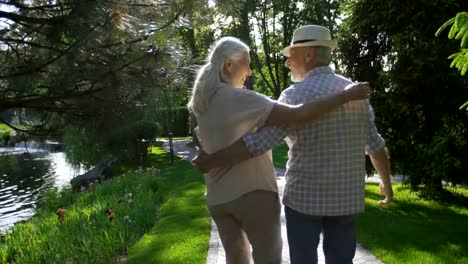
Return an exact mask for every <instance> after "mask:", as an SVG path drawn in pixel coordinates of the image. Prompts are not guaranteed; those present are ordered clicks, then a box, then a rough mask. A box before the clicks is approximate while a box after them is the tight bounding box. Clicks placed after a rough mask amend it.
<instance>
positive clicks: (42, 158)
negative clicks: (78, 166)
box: [0, 148, 83, 234]
mask: <svg viewBox="0 0 468 264" xmlns="http://www.w3.org/2000/svg"><path fill="white" fill-rule="evenodd" d="M81 173H83V172H82V171H75V170H74V169H73V168H72V167H71V166H70V165H69V164H68V163H67V162H66V160H65V154H64V153H63V152H56V153H50V152H48V151H44V150H38V149H27V150H26V149H24V148H0V234H4V233H5V232H6V231H7V230H8V229H10V228H12V227H13V226H14V224H15V223H17V222H21V221H25V220H28V219H29V218H31V217H32V216H33V215H34V214H35V211H36V208H37V206H38V205H39V203H40V202H41V200H42V199H43V198H44V196H45V195H46V193H47V191H48V190H50V189H51V188H53V187H56V188H59V189H60V188H63V187H64V186H69V184H70V183H69V182H70V180H71V179H72V178H73V177H75V176H77V175H78V174H81Z"/></svg>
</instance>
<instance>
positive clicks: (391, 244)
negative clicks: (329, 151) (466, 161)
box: [358, 184, 468, 264]
mask: <svg viewBox="0 0 468 264" xmlns="http://www.w3.org/2000/svg"><path fill="white" fill-rule="evenodd" d="M394 189H395V197H396V200H394V202H393V204H392V206H390V207H389V208H382V207H378V206H376V203H377V201H378V200H379V199H381V196H379V195H378V186H377V184H367V185H366V211H365V212H364V213H363V214H362V215H361V216H360V218H359V221H358V224H359V227H358V241H359V242H360V243H361V244H362V245H363V246H364V247H365V248H367V249H369V250H370V251H371V252H372V253H373V254H374V255H376V256H377V257H378V258H379V259H380V260H382V262H384V263H386V264H387V263H388V264H390V263H411V264H417V263H418V264H419V263H421V264H423V263H424V264H431V263H434V264H436V263H437V264H439V263H468V239H467V237H468V229H467V228H466V225H467V224H468V209H467V208H466V207H463V206H455V205H447V204H441V203H439V202H435V201H427V200H423V199H421V198H419V197H418V196H417V194H415V193H411V192H410V191H409V190H408V189H407V188H406V187H405V186H402V185H401V184H395V188H394ZM458 190H460V189H457V192H458ZM461 190H462V191H461V192H465V193H466V189H461ZM465 199H467V200H468V196H465Z"/></svg>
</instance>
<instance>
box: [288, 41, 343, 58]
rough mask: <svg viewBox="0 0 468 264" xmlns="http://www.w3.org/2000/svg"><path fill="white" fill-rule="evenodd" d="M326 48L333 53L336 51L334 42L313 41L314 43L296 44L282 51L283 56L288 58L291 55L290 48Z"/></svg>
mask: <svg viewBox="0 0 468 264" xmlns="http://www.w3.org/2000/svg"><path fill="white" fill-rule="evenodd" d="M317 46H320V47H328V48H330V49H331V51H333V50H334V49H336V41H334V40H314V41H308V42H303V43H298V44H294V45H291V46H289V47H286V48H284V49H283V55H284V56H286V57H289V56H290V55H291V53H290V51H291V49H292V48H295V47H317Z"/></svg>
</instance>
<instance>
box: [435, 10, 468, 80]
mask: <svg viewBox="0 0 468 264" xmlns="http://www.w3.org/2000/svg"><path fill="white" fill-rule="evenodd" d="M450 25H452V27H451V28H450V31H449V33H448V38H449V39H456V40H460V48H461V49H460V51H459V52H457V53H454V54H452V55H450V56H449V57H448V58H449V59H452V60H453V61H452V63H451V64H450V67H455V68H457V69H458V70H459V71H460V73H461V75H462V76H464V75H465V73H466V72H467V71H468V49H466V47H468V12H460V13H458V14H457V15H456V16H455V17H454V18H451V19H449V20H448V21H447V22H445V23H444V24H443V25H442V26H441V27H440V28H439V29H438V30H437V32H436V33H435V35H436V36H439V35H440V34H441V33H442V31H444V30H445V29H446V28H447V27H448V26H450Z"/></svg>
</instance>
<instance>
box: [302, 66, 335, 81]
mask: <svg viewBox="0 0 468 264" xmlns="http://www.w3.org/2000/svg"><path fill="white" fill-rule="evenodd" d="M324 73H333V70H332V69H331V68H330V66H319V67H315V68H313V69H312V70H310V71H309V72H308V73H307V74H306V76H304V79H306V78H310V77H312V76H314V75H319V74H324Z"/></svg>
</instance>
